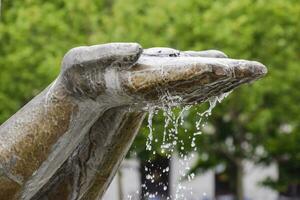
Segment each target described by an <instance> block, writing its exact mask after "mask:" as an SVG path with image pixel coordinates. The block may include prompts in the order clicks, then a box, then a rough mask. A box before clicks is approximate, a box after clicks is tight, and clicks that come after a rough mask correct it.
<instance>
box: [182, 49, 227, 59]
mask: <svg viewBox="0 0 300 200" xmlns="http://www.w3.org/2000/svg"><path fill="white" fill-rule="evenodd" d="M181 55H184V56H192V57H197V56H199V57H209V58H228V56H227V55H226V54H225V53H223V52H222V51H218V50H206V51H183V52H182V53H181Z"/></svg>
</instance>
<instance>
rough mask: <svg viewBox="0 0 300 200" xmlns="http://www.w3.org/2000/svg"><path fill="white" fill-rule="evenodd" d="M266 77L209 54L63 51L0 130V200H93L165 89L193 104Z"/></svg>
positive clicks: (129, 48) (135, 47)
mask: <svg viewBox="0 0 300 200" xmlns="http://www.w3.org/2000/svg"><path fill="white" fill-rule="evenodd" d="M266 72H267V70H266V68H265V67H264V66H263V65H262V64H260V63H258V62H253V61H246V60H234V59H229V58H227V57H226V55H225V54H223V53H222V52H219V51H215V50H210V51H200V52H195V51H184V52H182V51H178V50H174V49H170V48H151V49H146V50H144V51H143V49H142V48H141V46H140V45H139V44H136V43H110V44H103V45H96V46H89V47H78V48H74V49H71V50H70V51H69V52H68V53H67V54H66V55H65V56H64V58H63V61H62V69H61V73H60V74H59V76H58V77H57V79H56V80H55V81H54V82H53V83H52V84H51V85H50V86H49V87H48V88H46V89H45V90H44V91H43V92H42V93H40V94H39V95H38V96H36V97H35V98H34V99H33V100H31V101H30V102H29V103H28V104H27V105H25V106H24V107H23V108H22V109H20V110H19V111H18V112H17V113H16V114H15V115H13V116H12V117H11V118H10V119H8V120H7V121H6V122H5V123H4V124H2V125H1V127H0V199H1V200H16V199H22V200H38V199H39V200H40V199H41V200H52V199H55V200H75V199H78V200H96V199H101V196H102V195H103V193H104V192H105V190H106V189H107V187H108V186H109V184H110V182H111V180H112V178H113V176H114V175H115V173H116V170H117V169H118V167H119V165H120V163H121V161H122V159H123V158H124V156H125V155H126V153H127V151H128V149H129V147H130V145H131V143H132V141H133V140H134V138H135V136H136V134H137V132H138V130H139V127H140V125H141V123H142V121H143V118H144V116H145V113H146V112H145V109H143V108H145V107H146V105H147V104H149V103H150V104H152V105H153V104H154V105H159V104H160V103H161V100H160V97H161V96H162V95H163V94H164V93H165V92H168V94H169V95H179V96H180V97H182V101H181V102H180V103H181V104H195V103H201V102H204V101H206V100H207V99H208V98H210V97H213V96H217V95H220V94H222V93H224V92H227V91H230V90H232V89H234V88H235V87H237V86H239V85H241V84H243V83H247V82H250V81H253V80H256V79H258V78H260V77H262V76H263V75H265V74H266Z"/></svg>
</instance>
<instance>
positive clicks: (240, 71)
mask: <svg viewBox="0 0 300 200" xmlns="http://www.w3.org/2000/svg"><path fill="white" fill-rule="evenodd" d="M266 73H267V69H266V67H265V66H264V65H262V64H261V63H258V62H255V61H247V60H235V59H228V58H217V59H216V58H203V57H198V56H197V57H191V56H182V57H181V56H180V57H175V58H172V57H155V56H154V57H149V56H148V57H144V56H142V57H141V58H140V59H139V60H138V62H137V64H136V65H135V66H134V67H133V68H131V69H130V70H129V71H128V72H127V73H124V74H122V76H123V77H122V79H123V81H122V83H123V88H124V89H126V91H127V92H128V93H129V94H130V95H136V96H139V97H142V98H143V99H147V100H153V101H156V100H158V102H157V103H159V101H160V100H159V95H160V94H159V92H160V91H162V90H164V91H169V92H170V94H171V95H173V96H180V97H182V98H183V101H184V102H186V103H193V102H202V101H205V100H207V99H208V98H210V97H213V96H217V95H220V94H221V93H222V92H228V91H230V90H232V89H234V88H236V87H237V86H239V85H241V84H243V83H247V82H251V81H254V80H256V79H258V78H261V77H262V76H264V75H265V74H266Z"/></svg>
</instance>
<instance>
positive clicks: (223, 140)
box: [0, 0, 300, 191]
mask: <svg viewBox="0 0 300 200" xmlns="http://www.w3.org/2000/svg"><path fill="white" fill-rule="evenodd" d="M1 12H2V13H1V18H0V69H1V72H0V102H1V104H0V123H1V122H4V121H5V120H6V119H7V118H8V117H9V116H10V115H12V114H13V113H14V112H16V111H17V110H18V109H20V107H21V106H22V105H24V104H25V103H26V102H28V101H29V100H30V99H31V98H32V97H33V96H35V95H36V94H37V93H39V92H40V91H41V90H42V89H43V88H45V87H46V86H47V85H48V84H49V83H50V82H51V80H53V79H54V77H55V76H56V75H57V74H58V73H59V68H60V60H61V58H62V57H63V55H64V53H65V52H66V51H67V50H68V49H70V48H72V47H75V46H79V45H91V44H98V43H107V42H113V41H124V42H126V41H136V42H139V43H140V44H141V45H142V46H143V47H144V48H147V47H151V46H168V47H173V48H177V49H182V50H187V49H190V50H193V49H194V50H202V49H219V50H222V51H224V52H225V53H226V54H228V55H229V56H230V57H234V58H243V59H250V60H258V61H260V62H262V63H264V64H265V65H266V66H267V67H268V69H269V74H268V76H267V77H266V78H264V79H262V80H260V81H258V82H257V83H255V84H253V85H249V86H243V87H242V88H240V89H238V90H236V91H234V92H233V93H232V94H231V95H230V96H229V97H228V98H227V99H226V100H224V102H223V103H222V104H220V105H218V106H217V108H215V109H214V110H213V115H212V116H211V117H210V118H209V119H208V124H209V125H210V126H211V127H213V130H214V131H213V132H212V133H210V134H208V133H205V130H203V132H204V133H203V134H201V135H199V136H197V140H196V143H197V146H198V150H197V151H198V152H199V155H200V156H199V160H198V164H197V165H196V166H195V167H194V168H193V170H194V172H203V171H205V170H207V169H211V168H214V167H215V166H217V165H219V164H224V165H226V166H231V165H232V164H234V163H235V162H236V161H237V160H247V159H248V160H253V161H255V162H258V163H264V164H269V163H271V162H277V163H278V164H279V172H280V174H283V175H284V176H281V175H280V176H279V179H278V180H277V181H276V180H271V179H269V180H268V181H266V182H267V183H268V184H269V185H272V186H273V187H275V188H276V189H278V190H281V191H285V190H286V189H287V186H288V185H289V184H291V183H293V184H300V173H299V172H300V145H299V144H298V141H300V131H299V129H300V127H299V126H300V123H299V121H300V108H299V102H300V90H299V85H300V78H299V74H300V66H299V63H300V62H299V58H300V34H299V32H300V22H299V19H300V3H299V1H298V0H279V1H269V0H218V1H213V0H207V1H202V0H187V1H181V0H144V1H139V0H126V1H125V0H114V1H112V0H86V1H81V0H52V1H46V2H45V1H41V0H22V1H20V0H14V1H9V0H3V1H2V8H1ZM204 106H207V105H204ZM203 109H205V108H204V107H199V108H193V109H191V110H190V111H189V112H188V116H186V118H187V120H186V121H185V123H184V127H183V128H180V130H179V135H178V137H179V138H181V139H182V140H183V141H185V142H184V144H178V147H177V148H178V150H179V151H180V149H181V146H184V148H183V150H182V151H183V152H185V153H186V152H188V151H190V150H191V149H192V148H191V146H190V144H191V135H192V134H193V133H194V132H196V130H195V125H194V123H195V120H196V119H197V118H196V117H195V116H196V115H197V114H196V113H197V111H199V110H203ZM177 112H178V111H177ZM154 124H155V126H154V127H155V129H156V131H154V133H155V137H157V139H158V142H157V144H155V145H154V147H155V148H157V149H158V148H159V146H160V145H159V144H160V143H161V139H162V136H161V135H162V134H161V133H162V131H163V127H162V126H163V125H164V119H163V117H162V115H161V114H160V115H157V117H156V118H155V119H154ZM184 129H187V133H186V132H185V131H184ZM147 134H148V130H147V127H145V126H144V127H143V128H142V129H141V134H139V136H138V138H137V139H136V141H135V144H134V147H135V149H136V150H137V152H138V155H139V157H141V158H144V159H146V158H148V157H149V156H150V155H149V152H148V153H147V152H145V151H144V148H145V138H146V136H147ZM207 155H209V156H207Z"/></svg>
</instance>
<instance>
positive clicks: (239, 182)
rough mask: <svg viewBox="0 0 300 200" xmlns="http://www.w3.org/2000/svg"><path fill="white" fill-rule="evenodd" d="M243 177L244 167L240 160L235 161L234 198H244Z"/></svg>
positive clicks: (239, 199)
mask: <svg viewBox="0 0 300 200" xmlns="http://www.w3.org/2000/svg"><path fill="white" fill-rule="evenodd" d="M243 177H244V167H243V163H242V161H241V160H237V161H236V191H235V192H236V194H235V196H236V199H237V200H243V199H244V185H243Z"/></svg>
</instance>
